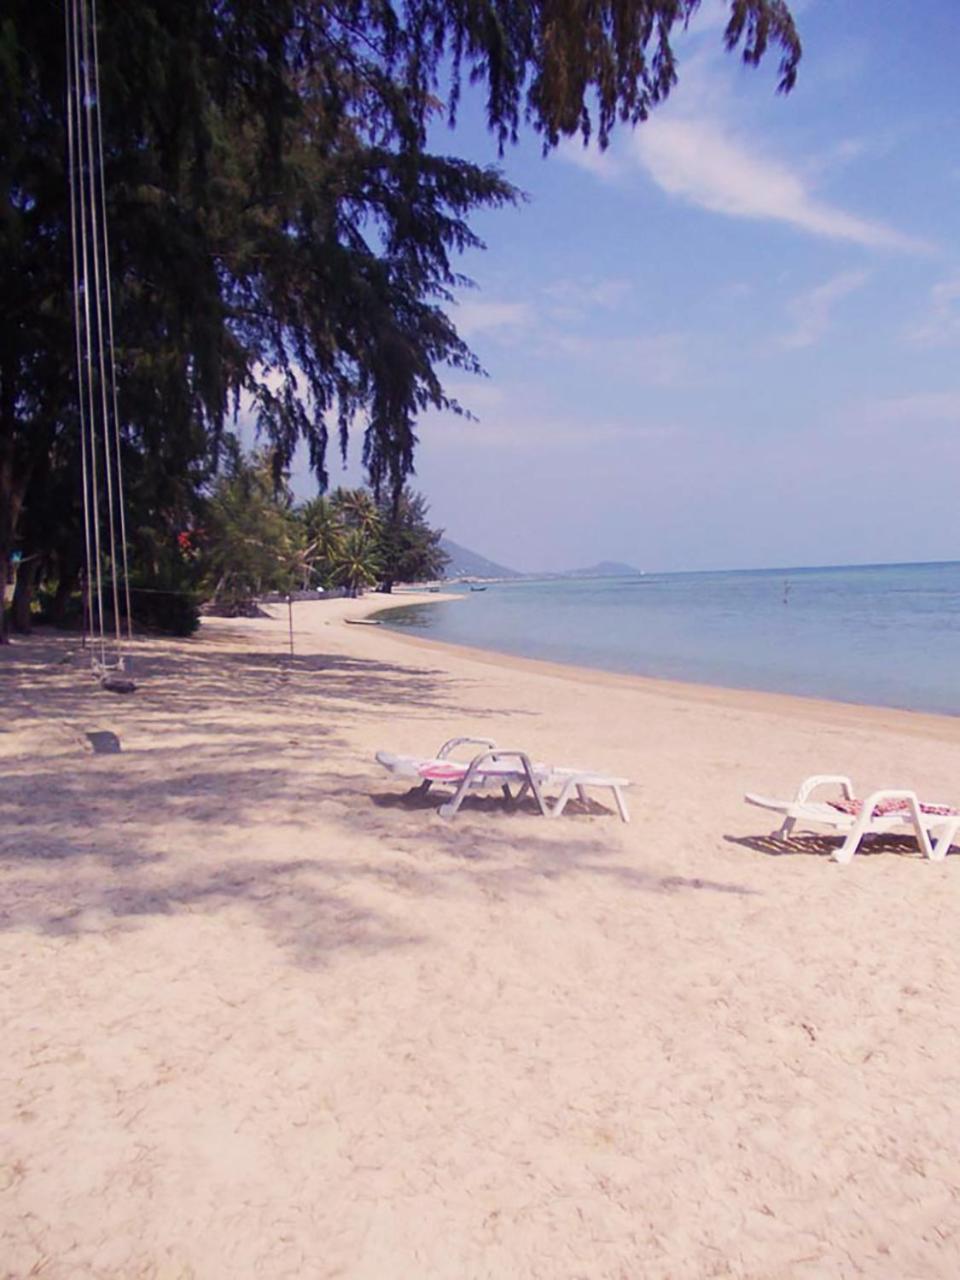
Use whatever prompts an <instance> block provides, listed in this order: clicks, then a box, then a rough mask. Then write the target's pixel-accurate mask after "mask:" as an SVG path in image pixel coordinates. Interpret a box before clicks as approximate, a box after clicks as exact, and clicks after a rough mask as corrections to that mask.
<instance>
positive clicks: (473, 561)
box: [440, 538, 525, 578]
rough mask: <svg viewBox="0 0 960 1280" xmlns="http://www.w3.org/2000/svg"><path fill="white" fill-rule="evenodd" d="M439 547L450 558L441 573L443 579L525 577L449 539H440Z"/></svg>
mask: <svg viewBox="0 0 960 1280" xmlns="http://www.w3.org/2000/svg"><path fill="white" fill-rule="evenodd" d="M440 547H441V549H442V550H443V551H445V552H446V553H447V555H448V556H449V557H450V563H449V564H448V565H447V567H446V569H444V571H443V576H444V577H445V578H522V577H524V576H525V575H524V574H522V573H518V572H517V571H516V569H508V568H507V567H506V565H502V564H497V563H496V562H495V561H493V560H487V559H486V558H485V557H484V556H480V555H477V553H476V551H470V550H468V548H467V547H461V546H460V544H459V543H457V542H453V541H451V539H450V538H441V539H440Z"/></svg>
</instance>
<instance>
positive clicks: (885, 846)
mask: <svg viewBox="0 0 960 1280" xmlns="http://www.w3.org/2000/svg"><path fill="white" fill-rule="evenodd" d="M723 838H724V840H725V841H726V842H727V844H735V845H739V846H740V847H741V848H743V849H750V850H751V851H752V852H753V853H763V854H766V856H767V857H769V858H788V857H789V858H794V857H807V858H831V857H833V855H834V854H835V853H836V851H837V850H838V849H839V848H840V847H841V845H842V844H843V837H842V836H828V835H816V834H813V833H810V834H806V835H792V836H789V837H787V836H780V835H777V834H776V832H774V833H773V834H772V835H769V836H729V835H725V836H724V837H723ZM883 853H899V854H902V855H905V856H908V857H914V858H920V857H922V856H923V855H922V854H921V852H920V850H919V849H918V847H917V842H916V840H914V839H912V837H910V836H907V835H896V834H890V833H882V832H873V833H871V834H869V835H865V836H864V837H863V840H862V841H861V842H860V846H859V848H858V849H857V852H856V854H855V856H856V857H857V858H862V857H868V858H869V857H871V856H873V855H875V854H883Z"/></svg>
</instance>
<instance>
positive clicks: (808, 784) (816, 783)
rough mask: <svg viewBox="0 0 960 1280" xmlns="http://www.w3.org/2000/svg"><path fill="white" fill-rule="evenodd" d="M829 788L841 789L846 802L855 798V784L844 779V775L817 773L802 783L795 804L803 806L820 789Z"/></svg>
mask: <svg viewBox="0 0 960 1280" xmlns="http://www.w3.org/2000/svg"><path fill="white" fill-rule="evenodd" d="M827 786H835V787H839V788H840V790H841V791H842V792H843V796H844V799H845V800H852V799H853V798H854V796H853V783H852V782H851V781H850V779H849V778H847V777H844V775H843V774H842V773H816V774H814V775H813V777H812V778H807V780H806V781H805V782H801V783H800V786H799V788H798V790H797V796H796V799H795V800H794V804H803V802H804V801H805V800H809V799H810V797H811V795H812V794H813V792H814V791H816V789H817V788H818V787H827Z"/></svg>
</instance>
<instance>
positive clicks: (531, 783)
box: [376, 738, 630, 822]
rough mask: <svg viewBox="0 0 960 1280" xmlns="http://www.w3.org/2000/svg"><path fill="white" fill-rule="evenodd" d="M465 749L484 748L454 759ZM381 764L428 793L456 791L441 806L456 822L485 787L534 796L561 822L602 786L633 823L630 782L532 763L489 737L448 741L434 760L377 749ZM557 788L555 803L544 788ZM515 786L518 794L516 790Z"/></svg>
mask: <svg viewBox="0 0 960 1280" xmlns="http://www.w3.org/2000/svg"><path fill="white" fill-rule="evenodd" d="M462 746H474V747H481V748H482V750H481V751H479V752H478V753H477V754H475V755H474V756H473V758H472V759H471V760H454V759H452V758H451V753H452V752H453V751H454V750H455V749H456V748H457V747H462ZM376 758H377V763H378V764H381V765H383V767H384V768H385V769H386V770H388V772H390V773H392V774H393V775H394V776H395V777H398V778H410V779H416V780H417V782H418V783H419V788H418V789H419V790H420V791H423V792H427V791H429V790H430V788H431V787H432V786H434V785H440V786H447V787H452V788H453V795H452V796H451V797H450V799H449V800H447V801H446V802H445V803H444V804H442V805H441V806H440V810H439V812H440V814H441V815H442V816H443V817H444V818H452V817H453V816H454V814H456V812H457V810H458V809H459V808H460V805H461V804H462V803H463V801H464V799H465V797H466V796H467V794H468V792H470V791H477V790H482V789H483V788H484V787H499V788H500V790H501V791H502V792H503V794H504V796H505V797H506V799H507V800H509V801H512V802H514V803H516V802H517V801H518V800H522V799H523V797H524V796H526V795H531V796H533V798H534V800H535V801H536V803H537V807H538V809H539V810H540V812H541V813H542V814H543V816H544V817H545V818H559V817H560V815H561V814H562V813H563V811H564V809H565V808H566V806H567V802H568V801H569V800H570V799H571V798H572V796H573V795H574V794H576V795H577V796H578V797H579V799H580V800H582V801H584V802H585V801H586V800H587V789H588V788H593V787H599V788H601V789H606V790H609V791H610V792H611V793H612V794H613V798H614V801H615V803H616V806H617V812H618V813H619V814H620V817H621V819H622V821H624V822H629V821H630V815H629V813H628V811H627V802H626V800H625V799H624V796H623V788H624V787H628V786H629V785H630V783H629V781H628V780H627V779H626V778H613V777H609V776H608V775H607V774H603V773H594V772H593V771H592V770H588V769H560V768H555V767H553V766H551V765H545V764H539V763H534V762H533V761H532V760H531V759H530V757H529V756H528V755H527V753H526V752H525V751H517V750H514V749H513V748H505V747H498V746H497V745H496V743H495V742H493V741H491V739H489V738H450V739H449V741H447V742H445V743H444V744H443V746H442V747H441V748H440V750H439V751H438V752H437V754H436V755H435V756H432V757H430V758H429V759H423V758H420V757H417V756H398V755H394V754H393V753H392V752H390V751H378V752H377V757H376ZM555 784H559V786H560V793H559V795H558V796H557V797H556V799H555V800H549V799H548V798H547V797H546V796H545V795H544V790H543V789H544V787H547V786H551V785H555ZM514 787H516V788H517V790H516V793H514V791H513V788H514Z"/></svg>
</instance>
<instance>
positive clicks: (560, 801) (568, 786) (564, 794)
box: [546, 780, 576, 818]
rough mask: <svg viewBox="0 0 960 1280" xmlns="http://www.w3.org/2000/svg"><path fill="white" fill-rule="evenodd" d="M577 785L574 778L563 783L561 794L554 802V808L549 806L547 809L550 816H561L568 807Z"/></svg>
mask: <svg viewBox="0 0 960 1280" xmlns="http://www.w3.org/2000/svg"><path fill="white" fill-rule="evenodd" d="M575 785H576V784H575V783H574V782H573V781H572V780H568V781H567V782H565V783H564V784H563V787H562V788H561V790H560V794H559V795H558V796H557V798H556V800H554V802H553V806H552V808H549V809H548V810H547V811H546V813H547V817H548V818H559V817H560V815H561V814H562V813H563V811H564V809H565V808H566V807H567V801H568V800H569V799H570V797H571V796H572V795H573V792H574V788H575Z"/></svg>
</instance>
